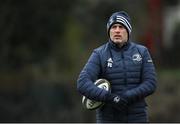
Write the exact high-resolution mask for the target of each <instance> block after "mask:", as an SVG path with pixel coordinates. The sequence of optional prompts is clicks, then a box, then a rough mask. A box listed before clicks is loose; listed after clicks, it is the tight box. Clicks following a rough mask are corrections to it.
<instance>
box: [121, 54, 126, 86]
mask: <svg viewBox="0 0 180 124" xmlns="http://www.w3.org/2000/svg"><path fill="white" fill-rule="evenodd" d="M121 58H122V61H123V70H124V82H125V86H127V73H126V63H125V60H124V51H122V53H121Z"/></svg>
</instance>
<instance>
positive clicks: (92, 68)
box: [77, 50, 108, 101]
mask: <svg viewBox="0 0 180 124" xmlns="http://www.w3.org/2000/svg"><path fill="white" fill-rule="evenodd" d="M100 73H101V62H100V55H99V53H98V52H97V51H96V50H94V51H93V53H92V54H91V56H90V58H89V59H88V61H87V63H86V64H85V66H84V68H83V69H82V71H81V72H80V75H79V77H78V80H77V90H78V91H79V93H80V94H82V95H84V96H86V97H87V98H89V99H92V100H96V101H104V99H105V95H106V94H107V93H108V92H107V91H106V90H103V89H101V88H98V87H97V86H95V85H94V82H95V81H96V80H97V79H98V78H99V75H100Z"/></svg>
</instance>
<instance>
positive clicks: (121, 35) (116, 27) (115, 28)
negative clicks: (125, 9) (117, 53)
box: [109, 23, 128, 46]
mask: <svg viewBox="0 0 180 124" xmlns="http://www.w3.org/2000/svg"><path fill="white" fill-rule="evenodd" d="M109 34H110V38H111V40H112V41H113V42H114V43H115V44H118V46H122V45H123V44H124V43H125V42H127V40H128V32H127V30H126V28H125V27H124V26H123V25H122V24H119V23H117V24H113V25H112V26H111V28H110V31H109Z"/></svg>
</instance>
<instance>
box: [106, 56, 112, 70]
mask: <svg viewBox="0 0 180 124" xmlns="http://www.w3.org/2000/svg"><path fill="white" fill-rule="evenodd" d="M112 64H113V60H112V58H109V59H108V60H107V67H109V68H112Z"/></svg>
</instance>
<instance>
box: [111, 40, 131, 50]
mask: <svg viewBox="0 0 180 124" xmlns="http://www.w3.org/2000/svg"><path fill="white" fill-rule="evenodd" d="M109 45H110V48H112V49H114V50H116V51H121V50H127V49H128V48H129V46H130V41H128V42H126V43H125V44H124V45H123V46H122V47H119V46H118V45H117V44H115V43H113V42H112V41H111V40H109Z"/></svg>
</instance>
